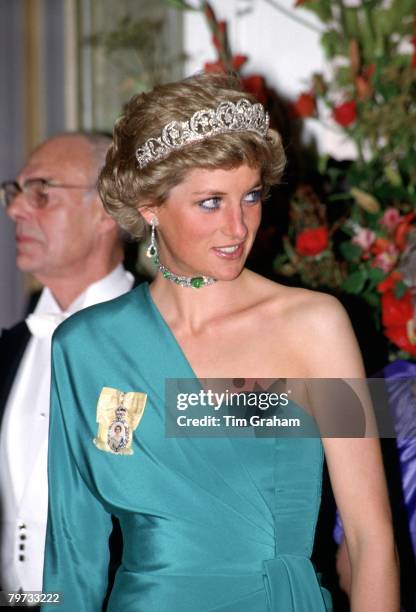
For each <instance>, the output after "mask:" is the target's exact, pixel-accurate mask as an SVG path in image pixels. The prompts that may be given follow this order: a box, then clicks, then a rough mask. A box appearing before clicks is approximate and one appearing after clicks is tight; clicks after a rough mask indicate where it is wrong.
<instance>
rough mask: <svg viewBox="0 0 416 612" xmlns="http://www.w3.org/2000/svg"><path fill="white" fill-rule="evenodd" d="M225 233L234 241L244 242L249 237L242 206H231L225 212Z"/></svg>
mask: <svg viewBox="0 0 416 612" xmlns="http://www.w3.org/2000/svg"><path fill="white" fill-rule="evenodd" d="M224 214H225V221H224V227H223V232H224V234H226V235H227V236H229V237H230V238H232V239H233V240H244V238H245V237H246V235H247V225H246V222H245V219H244V210H243V207H242V206H241V204H238V205H233V206H230V207H229V209H228V210H227V211H225V213H224Z"/></svg>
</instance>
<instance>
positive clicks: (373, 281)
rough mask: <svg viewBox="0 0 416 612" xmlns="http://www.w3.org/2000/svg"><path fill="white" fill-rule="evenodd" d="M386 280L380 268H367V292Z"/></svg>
mask: <svg viewBox="0 0 416 612" xmlns="http://www.w3.org/2000/svg"><path fill="white" fill-rule="evenodd" d="M385 278H386V273H385V272H383V270H381V269H380V268H369V270H368V279H369V281H370V282H369V285H368V290H372V289H375V288H376V287H377V285H378V284H379V283H381V281H382V280H384V279H385Z"/></svg>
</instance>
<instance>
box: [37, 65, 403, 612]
mask: <svg viewBox="0 0 416 612" xmlns="http://www.w3.org/2000/svg"><path fill="white" fill-rule="evenodd" d="M284 161H285V160H284V153H283V149H282V145H281V142H280V138H279V136H278V135H277V133H276V132H274V131H273V130H270V129H268V117H267V114H266V113H265V112H264V109H263V108H262V107H261V105H258V104H255V101H254V100H252V99H251V98H250V97H249V96H247V95H246V94H243V93H242V92H241V91H240V90H239V89H238V87H237V85H236V83H235V82H234V81H233V80H231V79H228V78H226V77H219V76H196V77H192V78H190V79H187V80H185V81H183V82H180V83H176V84H169V85H163V86H160V87H157V88H156V89H155V90H153V91H152V92H151V93H149V94H142V95H139V96H137V97H135V98H133V99H132V101H131V102H130V103H129V105H128V106H127V108H126V110H125V113H124V115H123V116H122V117H121V118H120V119H119V120H118V122H117V124H116V126H115V130H114V142H113V146H112V147H111V148H110V151H109V153H108V156H107V161H106V165H105V167H104V169H103V171H102V173H101V176H100V180H99V188H100V193H101V195H102V198H103V200H104V202H105V206H106V208H107V210H108V211H110V212H111V214H113V216H114V217H115V218H117V219H118V220H119V222H120V224H121V225H122V226H123V227H124V228H126V229H128V230H129V231H130V232H131V233H133V234H135V235H137V236H138V235H141V234H142V233H143V230H144V227H145V226H146V225H148V226H149V227H150V228H151V241H150V245H149V249H148V254H149V256H151V257H153V258H154V259H155V260H156V262H157V264H158V266H159V273H158V275H157V277H156V279H155V281H154V282H153V283H152V285H151V287H150V288H149V287H148V285H141V286H139V287H138V288H137V289H135V290H134V291H132V292H131V293H130V294H127V296H125V297H122V298H120V299H118V300H115V301H112V302H108V303H107V304H105V305H101V306H97V307H94V308H92V309H89V310H87V311H83V312H82V313H80V314H79V315H76V316H75V317H72V318H71V319H70V320H68V321H67V322H66V323H65V324H64V325H62V326H61V327H60V329H59V332H58V333H57V334H56V337H55V342H54V385H53V396H54V400H53V404H54V406H53V414H52V421H51V429H50V445H51V446H50V449H51V450H50V463H49V470H50V489H51V495H50V498H51V502H50V520H49V527H48V537H47V547H46V548H47V550H46V567H45V585H44V587H45V589H46V590H48V591H55V590H58V591H62V592H63V593H64V600H63V606H64V609H67V610H71V611H72V610H88V611H95V610H99V609H100V606H101V602H102V599H103V596H104V593H105V590H106V578H107V563H108V552H107V548H108V546H107V540H108V536H109V532H110V526H111V520H110V515H111V514H114V515H115V516H117V517H118V519H119V521H120V524H121V529H122V532H123V539H124V551H123V561H122V565H121V567H120V568H119V570H118V572H117V575H116V579H115V584H114V587H113V589H112V593H111V596H110V601H109V609H110V610H113V611H119V610H123V611H132V612H133V611H134V612H139V611H145V612H153V611H155V612H156V611H159V610H169V611H172V612H174V611H178V612H179V611H180V612H194V611H196V610H205V611H208V610H210V611H211V610H212V611H213V610H216V611H220V610H221V611H224V612H225V611H227V612H231V611H235V612H237V611H238V612H260V611H262V610H264V611H266V610H272V611H274V612H277V611H279V612H280V611H282V612H291V611H294V612H300V611H302V612H311V611H313V612H315V611H319V610H328V609H330V598H329V597H328V594H327V593H326V592H325V591H324V589H321V588H320V585H319V583H318V580H317V577H316V574H315V570H314V568H313V566H312V564H311V562H310V559H309V556H310V554H311V549H312V545H313V535H314V527H315V522H316V515H317V511H318V508H319V501H320V483H321V464H322V446H321V441H320V440H319V439H318V438H296V437H294V438H292V439H288V438H283V437H267V438H261V437H255V438H254V439H253V438H248V439H247V438H238V437H233V438H229V437H224V436H218V437H211V438H201V437H193V436H191V435H189V436H185V437H166V436H165V429H164V426H165V424H164V421H165V414H164V401H165V397H164V394H165V382H166V380H167V379H194V380H197V379H205V378H210V379H213V378H216V379H218V378H229V379H236V378H247V377H250V378H269V379H274V378H276V377H285V378H308V377H311V378H314V377H348V378H359V377H362V376H363V368H362V364H361V359H360V355H359V351H358V349H357V346H356V343H355V340H354V338H353V334H352V332H351V328H350V325H349V322H348V320H347V318H346V316H345V314H344V312H343V310H342V309H341V307H340V306H339V304H338V303H337V302H336V301H335V300H334V299H332V298H331V297H329V296H326V295H323V294H318V293H313V292H309V291H306V290H301V289H294V288H288V287H284V286H281V285H278V284H276V283H273V282H271V281H269V280H266V279H264V278H262V277H259V276H258V275H256V274H254V273H252V272H250V271H248V270H246V269H245V268H244V263H245V261H246V258H247V256H248V253H249V251H250V249H251V246H252V244H253V241H254V238H255V235H256V231H257V229H258V226H259V223H260V217H261V201H262V199H263V197H265V195H266V194H267V191H268V189H269V187H270V186H271V185H272V184H274V183H277V182H278V181H279V179H280V177H281V174H282V170H283V167H284ZM335 339H336V342H334V341H335ZM96 420H97V421H98V432H97V423H96ZM116 423H118V424H119V425H122V424H123V426H124V428H125V431H126V444H125V446H124V447H123V449H122V452H114V449H112V448H111V447H110V446H109V444H108V442H109V440H108V432H109V431H111V428H114V427H115V424H116ZM323 443H324V446H325V452H326V456H327V460H328V465H329V469H330V473H331V478H332V483H333V488H334V491H335V495H336V498H337V503H338V507H339V508H340V512H341V516H342V518H343V521H344V524H345V530H346V536H347V539H348V546H349V550H350V555H351V559H352V563H353V595H352V609H353V610H355V611H357V610H366V611H367V610H383V611H385V612H390V611H391V612H393V611H395V610H397V609H398V607H397V569H396V564H395V555H394V544H393V539H392V533H391V526H390V514H389V509H388V503H387V498H386V492H385V484H384V479H383V475H382V468H381V464H380V456H379V449H378V445H377V443H376V441H375V440H374V439H340V440H335V439H325V440H324V441H323ZM58 482H59V487H60V490H57V487H58V485H57V483H58ZM369 517H371V518H369ZM61 609H62V608H61Z"/></svg>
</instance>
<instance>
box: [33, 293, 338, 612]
mask: <svg viewBox="0 0 416 612" xmlns="http://www.w3.org/2000/svg"><path fill="white" fill-rule="evenodd" d="M193 376H194V373H193V371H192V369H191V367H190V365H189V363H188V362H187V360H186V358H185V356H184V354H183V352H182V350H181V349H180V347H179V345H178V344H177V342H176V340H175V338H174V336H173V334H172V333H171V331H170V329H169V327H168V326H167V325H166V323H165V321H164V320H163V318H162V316H161V314H160V312H159V311H158V309H157V307H156V306H155V304H154V302H153V301H152V298H151V295H150V292H149V287H148V285H147V284H143V285H140V286H139V287H138V288H136V289H134V290H133V291H131V292H130V293H128V294H126V295H124V296H122V297H120V298H118V299H116V300H112V301H110V302H107V303H105V304H100V305H97V306H93V307H92V308H89V309H86V310H84V311H82V312H80V313H77V314H76V315H74V316H73V317H71V318H70V319H68V320H67V321H66V322H65V323H63V324H62V325H61V326H60V327H59V329H58V330H57V332H56V334H55V336H54V341H53V382H52V405H51V420H50V438H49V440H50V441H49V468H48V469H49V493H50V501H49V519H48V529H47V539H46V553H45V570H44V591H46V592H60V593H62V594H63V599H62V604H61V605H60V606H59V610H60V611H61V612H83V611H85V612H99V611H100V610H101V605H102V601H103V598H104V595H105V592H106V588H107V575H108V560H109V553H108V538H109V534H110V532H111V527H112V523H111V514H114V515H115V516H117V517H118V519H119V521H120V525H121V529H122V533H123V540H124V550H123V560H122V564H121V566H120V568H119V569H118V571H117V574H116V579H115V583H114V587H113V590H112V593H111V597H110V601H109V608H108V609H109V610H110V612H214V611H215V612H217V611H218V612H263V611H264V612H266V611H270V612H319V611H324V610H330V609H331V603H330V597H329V594H328V593H327V591H325V589H323V588H321V587H320V585H319V582H318V579H317V575H316V573H315V569H314V567H313V565H312V563H311V561H310V555H311V551H312V546H313V540H314V530H315V523H316V518H317V513H318V510H319V504H320V494H321V471H322V459H323V451H322V445H321V442H320V440H319V439H318V438H290V439H287V438H279V437H273V438H272V437H267V438H261V437H260V438H259V437H257V438H229V437H218V438H196V437H195V438H192V437H182V438H168V437H166V436H165V424H164V418H165V414H164V396H165V380H166V379H167V378H188V379H189V378H192V377H193ZM103 387H112V388H115V389H120V390H123V391H125V392H131V391H133V392H138V391H140V392H144V393H146V394H147V396H148V398H147V404H146V407H145V410H144V413H143V417H142V419H141V421H140V423H139V425H138V427H137V429H136V430H135V431H134V434H133V442H132V450H133V454H131V455H119V454H115V453H111V452H105V451H103V450H100V449H99V448H97V446H96V445H95V444H94V442H93V439H94V438H95V436H96V434H97V422H96V407H97V400H98V397H99V395H100V392H101V389H102V388H103ZM45 607H46V608H48V609H49V607H51V608H52V607H54V608H56V609H57V606H56V605H55V606H45Z"/></svg>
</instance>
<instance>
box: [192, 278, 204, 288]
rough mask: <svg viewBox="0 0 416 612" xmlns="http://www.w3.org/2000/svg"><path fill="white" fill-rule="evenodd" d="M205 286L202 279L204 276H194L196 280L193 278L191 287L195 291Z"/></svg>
mask: <svg viewBox="0 0 416 612" xmlns="http://www.w3.org/2000/svg"><path fill="white" fill-rule="evenodd" d="M203 284H204V279H203V278H202V276H194V278H191V287H193V288H194V289H199V288H200V287H202V286H203Z"/></svg>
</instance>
